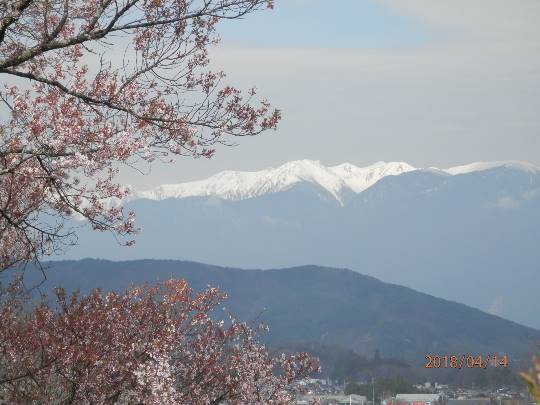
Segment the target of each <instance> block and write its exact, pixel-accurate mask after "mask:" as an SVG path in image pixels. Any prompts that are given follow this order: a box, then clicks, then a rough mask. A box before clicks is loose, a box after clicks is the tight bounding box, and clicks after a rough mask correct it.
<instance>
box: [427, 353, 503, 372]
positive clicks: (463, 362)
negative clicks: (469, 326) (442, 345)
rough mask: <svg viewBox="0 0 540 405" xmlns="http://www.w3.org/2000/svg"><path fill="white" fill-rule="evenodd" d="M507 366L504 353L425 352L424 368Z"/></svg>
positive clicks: (459, 368)
mask: <svg viewBox="0 0 540 405" xmlns="http://www.w3.org/2000/svg"><path fill="white" fill-rule="evenodd" d="M507 366H508V358H507V356H506V353H505V354H503V355H497V354H486V355H482V354H478V355H473V354H467V353H462V354H440V355H439V354H426V363H425V364H424V368H455V369H457V370H461V369H464V368H482V369H486V368H488V367H502V368H506V367H507Z"/></svg>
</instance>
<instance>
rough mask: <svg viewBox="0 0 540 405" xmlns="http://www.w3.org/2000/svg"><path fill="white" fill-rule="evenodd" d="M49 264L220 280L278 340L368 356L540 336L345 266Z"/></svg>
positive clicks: (73, 273) (505, 348) (125, 280)
mask: <svg viewBox="0 0 540 405" xmlns="http://www.w3.org/2000/svg"><path fill="white" fill-rule="evenodd" d="M49 267H50V268H49V269H48V270H47V276H48V280H47V281H46V283H45V285H44V287H45V288H51V287H52V286H55V285H58V284H61V285H64V286H66V287H67V288H69V289H73V288H81V289H82V290H83V291H87V290H88V289H90V288H92V287H96V286H101V287H103V288H104V289H106V290H108V289H116V290H118V289H123V288H125V287H127V286H128V285H130V284H140V283H143V282H146V281H154V280H158V279H159V280H164V279H168V278H171V277H181V278H185V279H187V280H188V281H189V282H190V285H191V286H192V287H193V288H195V289H196V290H200V289H204V288H206V287H207V286H208V285H212V286H218V287H220V288H221V289H222V290H223V291H225V292H226V293H227V294H228V296H229V298H228V299H227V301H226V302H225V305H226V307H227V308H228V309H229V310H230V311H231V312H232V313H233V314H235V315H237V316H238V317H239V318H242V319H247V320H250V319H261V320H262V321H264V322H267V323H268V324H269V325H270V327H271V331H270V334H269V335H268V336H267V337H266V340H267V341H268V342H269V343H271V344H274V345H275V344H283V343H291V342H313V343H321V344H337V345H340V346H342V347H346V348H350V349H352V350H354V351H356V352H358V353H363V354H367V355H372V354H373V352H374V350H375V349H376V348H379V349H380V351H381V353H382V354H383V355H384V356H385V357H390V356H394V357H403V358H406V359H408V360H412V361H413V362H418V363H421V362H423V361H424V355H425V354H426V353H451V352H465V353H478V354H480V353H482V354H490V353H491V354H493V353H500V352H506V353H508V354H509V356H510V358H511V359H515V358H518V357H520V356H521V355H522V354H526V353H527V352H530V351H532V350H534V347H535V346H534V344H535V343H537V342H538V341H540V331H538V330H533V329H530V328H527V327H524V326H521V325H518V324H516V323H513V322H510V321H507V320H504V319H501V318H499V317H496V316H492V315H489V314H486V313H484V312H481V311H479V310H477V309H473V308H470V307H467V306H465V305H462V304H458V303H455V302H450V301H445V300H442V299H439V298H435V297H433V296H430V295H427V294H422V293H419V292H417V291H414V290H411V289H409V288H405V287H401V286H397V285H392V284H387V283H383V282H381V281H379V280H377V279H374V278H372V277H368V276H364V275H361V274H358V273H356V272H353V271H349V270H343V269H331V268H323V267H317V266H302V267H296V268H288V269H279V270H267V271H261V270H239V269H233V268H223V267H216V266H208V265H202V264H198V263H192V262H181V261H163V260H158V261H153V260H141V261H131V262H110V261H104V260H83V261H65V262H52V263H50V264H49ZM33 276H34V277H35V276H36V274H33ZM26 277H27V281H29V280H28V277H32V275H31V274H30V275H29V274H27V276H26Z"/></svg>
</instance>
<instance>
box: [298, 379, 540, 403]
mask: <svg viewBox="0 0 540 405" xmlns="http://www.w3.org/2000/svg"><path fill="white" fill-rule="evenodd" d="M360 384H369V382H360ZM414 388H415V391H417V392H415V393H409V392H403V393H396V394H387V395H383V396H382V398H383V399H382V400H377V398H381V395H379V394H380V393H376V392H375V391H374V390H373V392H372V394H371V395H358V394H352V393H348V392H347V391H348V390H347V386H346V385H342V384H336V383H334V382H333V381H331V380H330V379H319V378H308V379H303V380H300V381H298V383H297V384H296V389H297V391H298V393H299V394H298V395H297V397H296V405H308V404H310V403H311V402H312V401H313V400H318V401H320V403H321V405H338V404H339V405H340V404H344V405H345V404H350V405H373V403H374V401H373V398H375V405H533V404H535V402H534V400H533V399H532V398H531V397H530V396H529V394H528V393H527V391H526V390H517V389H515V388H508V387H500V388H497V389H472V388H459V387H451V386H449V385H448V384H438V383H436V382H435V383H432V382H425V383H424V384H417V385H415V386H414Z"/></svg>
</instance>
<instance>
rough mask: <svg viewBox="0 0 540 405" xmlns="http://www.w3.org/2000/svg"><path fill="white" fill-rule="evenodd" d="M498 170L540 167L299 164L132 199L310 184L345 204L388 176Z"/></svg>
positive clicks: (253, 192) (248, 194)
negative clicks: (346, 199)
mask: <svg viewBox="0 0 540 405" xmlns="http://www.w3.org/2000/svg"><path fill="white" fill-rule="evenodd" d="M497 167H508V168H512V169H516V170H521V171H526V172H528V173H539V172H540V168H538V167H537V166H534V165H532V164H529V163H523V162H517V161H500V162H476V163H471V164H468V165H464V166H456V167H452V168H449V169H445V170H441V169H438V168H436V167H430V168H427V169H416V168H414V167H413V166H411V165H409V164H408V163H405V162H377V163H374V164H372V165H370V166H366V167H358V166H355V165H353V164H351V163H343V164H340V165H337V166H330V167H326V166H324V165H322V164H321V163H320V162H319V161H315V160H296V161H292V162H287V163H285V164H283V165H281V166H279V167H277V168H270V169H266V170H260V171H256V172H241V171H224V172H221V173H218V174H216V175H214V176H211V177H209V178H207V179H206V180H200V181H192V182H187V183H179V184H163V185H161V186H158V187H156V188H154V189H151V190H147V191H137V190H135V189H132V194H131V197H130V199H131V200H133V199H150V200H163V199H166V198H185V197H206V196H215V197H219V198H222V199H226V200H244V199H248V198H253V197H257V196H261V195H264V194H268V193H277V192H280V191H283V190H287V189H289V188H291V187H292V186H294V185H295V184H299V183H311V184H314V185H318V186H320V187H322V188H324V189H325V190H327V191H328V192H329V193H330V194H331V195H333V196H334V197H335V198H336V199H337V200H338V201H339V202H340V203H342V195H343V192H344V191H352V192H354V193H361V192H362V191H364V190H366V189H368V188H369V187H371V186H373V185H374V184H375V183H377V182H378V181H379V180H380V179H382V178H384V177H386V176H397V175H400V174H402V173H406V172H410V171H414V170H424V171H429V172H433V173H438V174H441V175H446V176H448V175H457V174H465V173H471V172H477V171H483V170H489V169H493V168H497Z"/></svg>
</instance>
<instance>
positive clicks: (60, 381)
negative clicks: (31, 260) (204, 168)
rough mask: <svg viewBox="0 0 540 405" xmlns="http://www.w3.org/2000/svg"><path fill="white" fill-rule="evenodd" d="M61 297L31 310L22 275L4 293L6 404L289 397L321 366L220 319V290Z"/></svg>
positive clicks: (180, 288) (0, 393)
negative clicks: (276, 350) (275, 351)
mask: <svg viewBox="0 0 540 405" xmlns="http://www.w3.org/2000/svg"><path fill="white" fill-rule="evenodd" d="M56 295H57V304H56V305H52V304H51V305H49V304H47V303H46V302H45V301H44V302H43V303H41V304H40V305H37V306H35V307H34V309H33V310H30V311H29V310H28V309H25V306H27V305H28V301H27V298H25V296H23V295H21V294H20V285H18V284H17V283H14V284H13V285H11V286H10V288H9V291H7V292H6V293H4V294H3V295H2V300H3V302H2V305H0V324H1V325H2V328H0V402H1V403H25V404H33V403H36V404H37V403H39V404H43V403H47V404H68V403H77V404H104V403H117V404H196V405H204V404H222V403H226V404H229V405H235V404H238V405H239V404H261V405H263V404H264V405H271V404H289V403H291V400H292V393H291V392H290V391H289V389H288V387H290V385H291V383H292V382H294V381H295V380H297V379H299V378H301V377H304V376H306V375H308V374H309V373H312V372H313V371H316V370H317V369H318V365H317V362H316V361H315V360H314V359H313V358H311V357H309V356H308V355H307V354H305V353H300V354H296V355H291V356H285V355H279V356H277V357H272V356H270V355H269V354H268V352H267V350H266V349H265V348H264V346H262V345H261V344H259V343H258V342H257V339H256V333H255V331H254V330H253V329H252V328H251V327H249V326H248V325H247V324H246V323H242V322H238V321H237V320H235V319H234V318H231V319H230V320H228V322H227V324H226V325H224V323H223V322H218V321H215V320H214V318H215V317H211V316H210V315H211V313H212V311H214V313H215V311H216V309H217V308H216V306H217V305H218V303H219V302H220V301H221V300H222V299H223V298H224V295H223V294H222V293H220V292H219V291H218V290H217V289H215V288H209V289H207V290H206V291H204V292H201V293H194V292H193V291H192V290H190V289H189V288H188V286H187V284H186V282H185V281H179V280H170V281H167V282H164V283H162V284H158V285H156V286H146V287H143V288H132V289H130V290H127V291H126V292H125V293H124V294H116V293H109V294H106V295H103V294H102V293H101V292H100V291H98V290H96V291H94V292H92V293H91V294H89V295H87V296H79V295H77V294H73V295H70V296H67V295H66V294H65V293H64V292H63V291H62V290H57V293H56Z"/></svg>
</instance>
